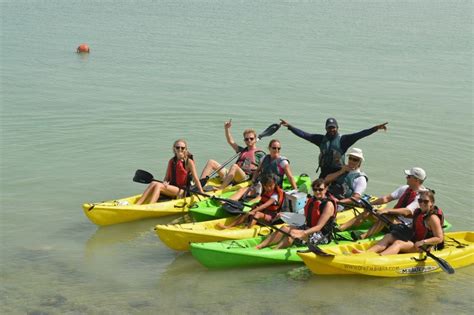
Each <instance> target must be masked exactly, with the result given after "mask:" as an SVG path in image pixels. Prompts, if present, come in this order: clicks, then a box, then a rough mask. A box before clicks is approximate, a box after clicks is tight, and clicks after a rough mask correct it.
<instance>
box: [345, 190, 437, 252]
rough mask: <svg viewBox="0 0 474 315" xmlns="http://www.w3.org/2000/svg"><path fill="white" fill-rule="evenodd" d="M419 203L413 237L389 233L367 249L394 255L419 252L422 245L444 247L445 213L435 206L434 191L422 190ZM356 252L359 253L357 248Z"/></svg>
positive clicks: (414, 221)
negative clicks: (398, 236)
mask: <svg viewBox="0 0 474 315" xmlns="http://www.w3.org/2000/svg"><path fill="white" fill-rule="evenodd" d="M418 204H419V205H420V207H419V208H417V209H416V210H415V212H414V213H413V225H412V230H413V237H412V239H411V240H409V241H402V240H399V239H397V238H396V237H395V236H394V235H393V234H391V233H389V234H386V235H385V236H384V238H383V239H382V240H381V241H380V242H378V243H377V244H375V245H374V246H372V247H371V248H369V249H368V250H367V251H368V252H376V253H379V254H380V255H393V254H398V253H412V252H417V251H419V248H420V247H422V246H436V248H437V249H442V248H443V245H444V233H443V224H444V215H443V211H441V209H439V208H438V207H437V206H435V198H434V191H432V190H428V191H423V192H421V193H420V195H419V198H418ZM354 252H355V253H359V251H357V250H356V251H354Z"/></svg>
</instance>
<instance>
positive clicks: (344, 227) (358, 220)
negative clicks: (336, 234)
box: [339, 212, 369, 231]
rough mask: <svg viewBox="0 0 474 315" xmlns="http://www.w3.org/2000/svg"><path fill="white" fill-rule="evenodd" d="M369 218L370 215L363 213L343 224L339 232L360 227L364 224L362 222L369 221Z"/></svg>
mask: <svg viewBox="0 0 474 315" xmlns="http://www.w3.org/2000/svg"><path fill="white" fill-rule="evenodd" d="M368 216H369V213H367V212H362V213H360V214H358V215H357V216H355V217H354V218H352V219H350V220H349V221H347V222H346V223H343V224H341V225H340V226H339V230H341V231H345V230H347V229H348V228H350V227H352V226H359V225H361V224H362V222H364V221H365V220H367V218H368Z"/></svg>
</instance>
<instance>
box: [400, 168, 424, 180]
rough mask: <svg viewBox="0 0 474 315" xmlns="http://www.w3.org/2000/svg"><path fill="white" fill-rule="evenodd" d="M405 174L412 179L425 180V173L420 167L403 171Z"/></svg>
mask: <svg viewBox="0 0 474 315" xmlns="http://www.w3.org/2000/svg"><path fill="white" fill-rule="evenodd" d="M405 174H406V175H411V176H414V177H416V178H418V179H420V180H425V179H426V172H425V170H424V169H422V168H421V167H412V168H411V169H409V170H405Z"/></svg>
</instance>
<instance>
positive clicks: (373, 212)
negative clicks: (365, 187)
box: [354, 199, 454, 274]
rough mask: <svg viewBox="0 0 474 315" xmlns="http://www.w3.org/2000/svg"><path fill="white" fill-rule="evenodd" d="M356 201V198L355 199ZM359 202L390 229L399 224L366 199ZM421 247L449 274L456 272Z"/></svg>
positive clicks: (445, 262) (423, 249)
mask: <svg viewBox="0 0 474 315" xmlns="http://www.w3.org/2000/svg"><path fill="white" fill-rule="evenodd" d="M354 201H356V200H354ZM356 202H358V203H359V204H361V205H362V207H364V208H365V209H367V210H369V211H370V213H372V214H373V215H374V216H376V217H377V218H378V219H379V220H381V221H383V222H384V223H386V224H387V225H388V226H389V227H390V230H392V229H395V228H394V227H393V226H396V225H399V224H394V223H392V222H391V221H390V220H389V219H388V218H387V217H385V216H384V215H381V214H378V213H377V212H376V211H375V210H374V207H373V206H372V205H371V204H370V203H369V202H368V201H367V200H365V199H360V201H356ZM420 249H421V250H422V251H424V252H425V253H426V255H427V256H428V257H430V258H431V259H433V260H434V261H436V263H437V264H438V265H439V266H440V267H441V269H443V271H445V272H447V273H449V274H453V273H454V268H453V267H451V265H450V264H449V263H448V262H447V261H446V260H444V259H442V258H439V257H436V256H435V255H433V254H432V253H431V252H430V251H428V250H427V249H426V248H424V247H420Z"/></svg>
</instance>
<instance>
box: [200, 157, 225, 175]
mask: <svg viewBox="0 0 474 315" xmlns="http://www.w3.org/2000/svg"><path fill="white" fill-rule="evenodd" d="M220 167H221V165H220V164H219V163H218V162H217V161H215V160H208V161H207V163H206V166H204V168H203V169H202V173H201V178H205V177H206V176H209V175H210V174H211V173H212V172H213V171H215V170H217V169H219V168H220ZM225 172H226V169H225V168H222V169H221V170H220V171H219V172H218V174H219V177H220V178H224V176H225Z"/></svg>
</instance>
